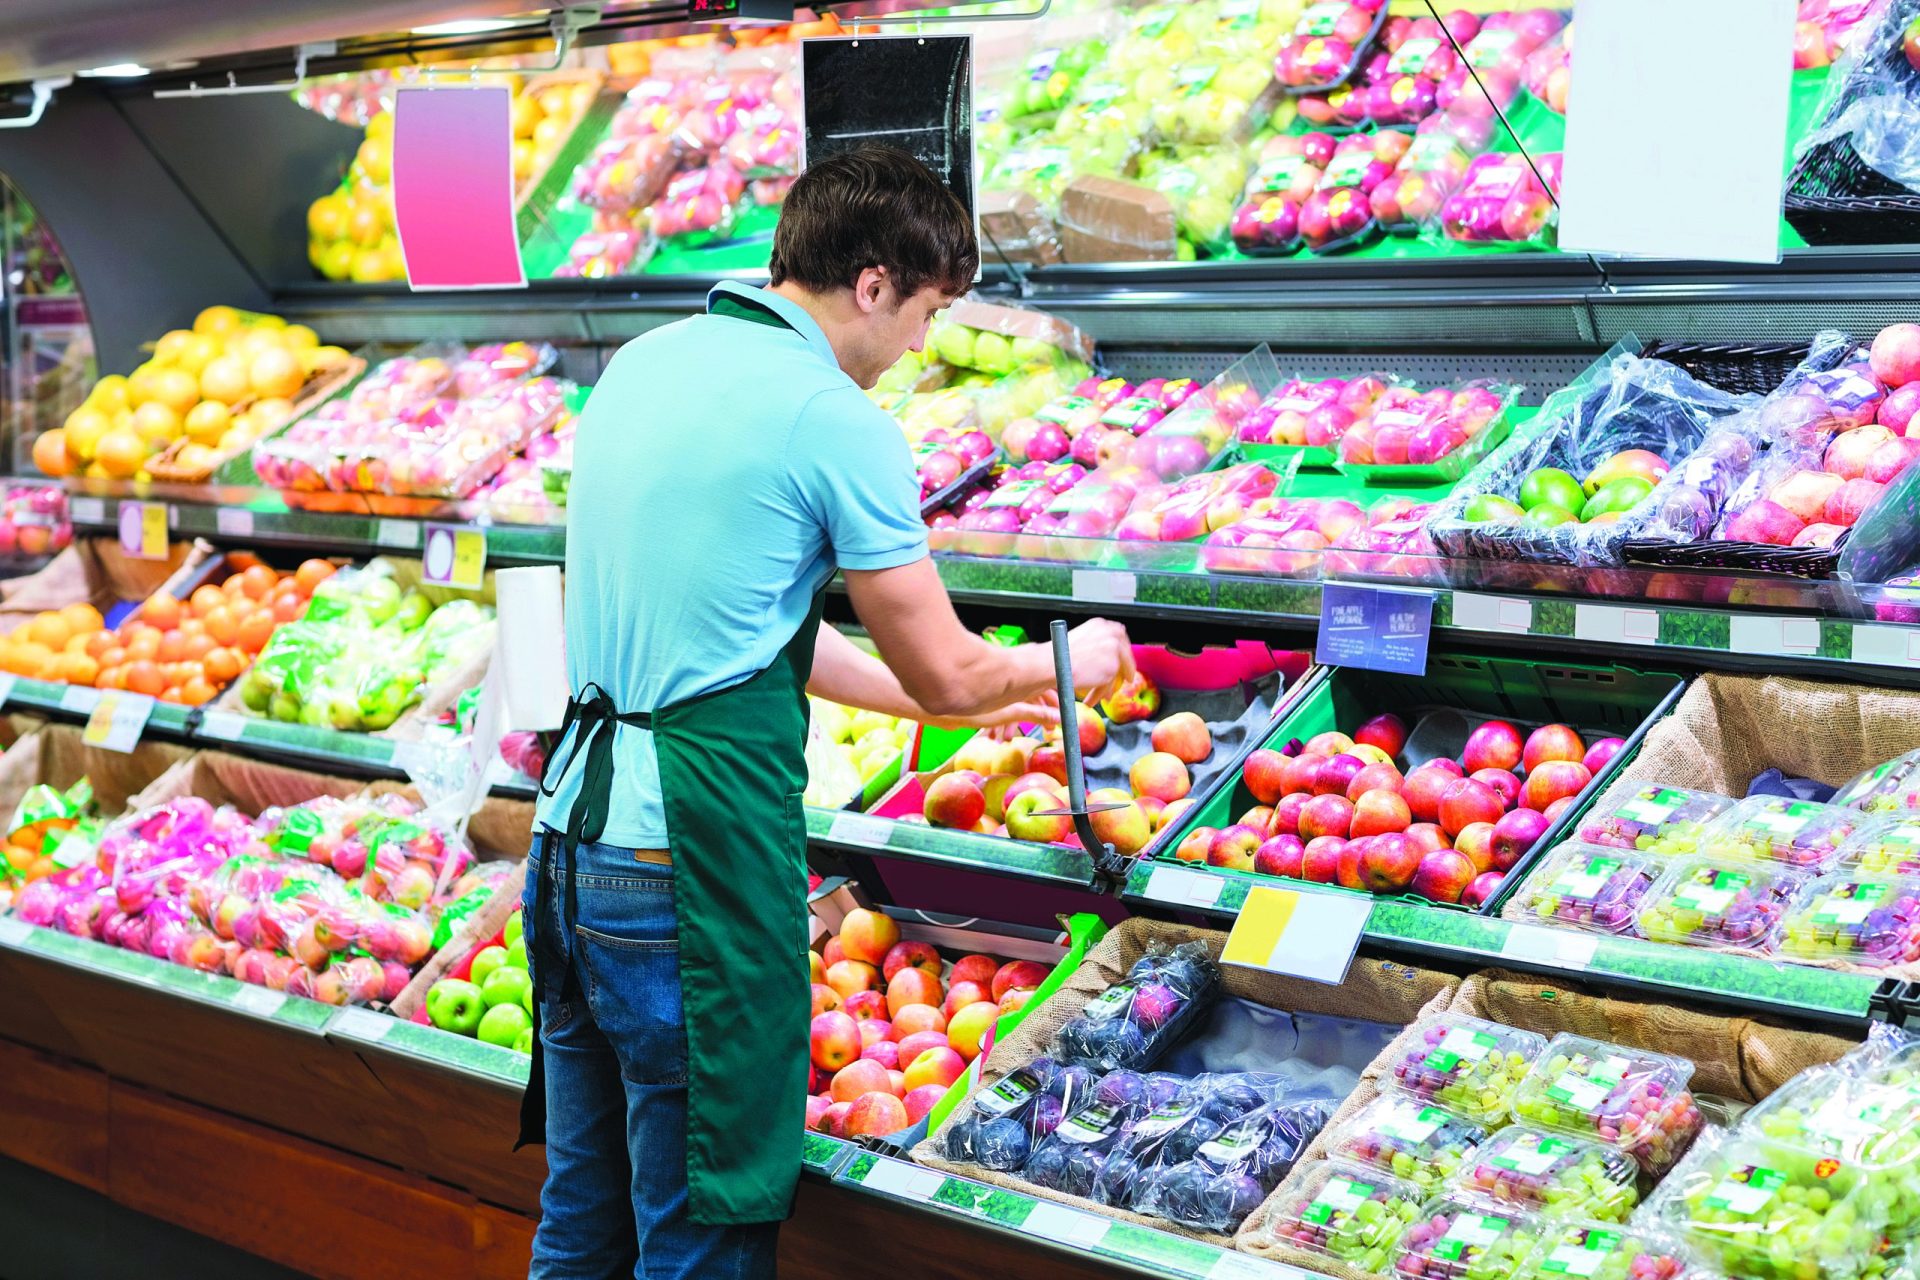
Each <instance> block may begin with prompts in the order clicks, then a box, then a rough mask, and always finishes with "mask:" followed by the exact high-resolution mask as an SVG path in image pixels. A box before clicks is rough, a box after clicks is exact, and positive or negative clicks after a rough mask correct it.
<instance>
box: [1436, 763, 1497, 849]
mask: <svg viewBox="0 0 1920 1280" xmlns="http://www.w3.org/2000/svg"><path fill="white" fill-rule="evenodd" d="M1489 767H1493V766H1489ZM1506 811H1507V806H1506V805H1504V804H1502V803H1500V795H1499V793H1498V792H1496V791H1495V790H1494V789H1493V788H1492V787H1490V786H1488V785H1487V784H1486V783H1484V782H1475V781H1474V780H1473V779H1472V778H1459V779H1456V780H1455V781H1454V783H1453V785H1452V786H1450V787H1448V788H1447V789H1446V790H1445V791H1444V792H1442V793H1441V795H1440V826H1441V827H1442V828H1443V829H1444V830H1445V831H1446V832H1447V834H1449V835H1454V836H1457V835H1459V834H1460V832H1461V831H1463V830H1464V829H1466V828H1467V827H1469V826H1472V825H1473V824H1474V823H1476V822H1498V821H1499V820H1500V815H1501V814H1503V813H1505V812H1506Z"/></svg>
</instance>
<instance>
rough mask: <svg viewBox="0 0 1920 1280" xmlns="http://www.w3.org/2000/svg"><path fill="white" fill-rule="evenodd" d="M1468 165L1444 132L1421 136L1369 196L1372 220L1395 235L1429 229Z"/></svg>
mask: <svg viewBox="0 0 1920 1280" xmlns="http://www.w3.org/2000/svg"><path fill="white" fill-rule="evenodd" d="M1471 163H1472V161H1471V159H1470V157H1469V155H1468V152H1467V149H1466V148H1465V147H1463V146H1462V145H1461V144H1460V142H1459V140H1458V139H1457V138H1456V137H1455V136H1454V135H1453V134H1451V133H1449V132H1447V131H1445V130H1433V131H1431V132H1424V133H1421V134H1420V135H1419V136H1417V137H1415V138H1414V140H1413V145H1412V146H1411V147H1409V148H1408V149H1407V154H1406V155H1404V156H1402V157H1401V158H1400V163H1399V164H1397V165H1395V166H1394V170H1393V172H1392V174H1390V175H1388V177H1387V180H1386V181H1385V182H1382V183H1381V184H1380V185H1379V186H1377V187H1375V188H1374V189H1373V191H1372V193H1371V194H1370V195H1369V197H1368V201H1369V203H1370V204H1371V205H1372V208H1373V216H1374V217H1375V218H1378V219H1379V220H1380V225H1381V227H1382V228H1384V229H1385V230H1387V231H1388V232H1391V233H1393V234H1396V235H1409V234H1413V233H1417V232H1419V231H1421V230H1422V229H1424V228H1428V227H1431V226H1433V225H1434V224H1435V223H1437V222H1438V221H1439V219H1440V215H1441V211H1442V210H1443V209H1444V208H1445V206H1446V202H1447V198H1448V197H1449V196H1450V195H1452V193H1453V191H1454V190H1455V188H1456V187H1458V186H1459V184H1460V182H1461V180H1462V179H1464V178H1465V177H1466V174H1467V169H1468V166H1469V165H1470V164H1471Z"/></svg>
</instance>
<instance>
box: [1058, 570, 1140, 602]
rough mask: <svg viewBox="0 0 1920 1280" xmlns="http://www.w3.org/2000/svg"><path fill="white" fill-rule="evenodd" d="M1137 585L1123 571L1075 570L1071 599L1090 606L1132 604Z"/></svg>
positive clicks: (1134, 580) (1129, 574) (1130, 576)
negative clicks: (1082, 601)
mask: <svg viewBox="0 0 1920 1280" xmlns="http://www.w3.org/2000/svg"><path fill="white" fill-rule="evenodd" d="M1137 588H1138V583H1137V581H1136V579H1135V578H1134V576H1133V575H1132V574H1131V573H1128V572H1127V571H1125V570H1124V569H1075V570H1074V571H1073V598H1074V599H1075V600H1085V601H1087V602H1088V603H1090V604H1132V603H1133V601H1134V592H1135V591H1136V590H1137Z"/></svg>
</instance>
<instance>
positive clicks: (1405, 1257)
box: [1389, 1192, 1545, 1280]
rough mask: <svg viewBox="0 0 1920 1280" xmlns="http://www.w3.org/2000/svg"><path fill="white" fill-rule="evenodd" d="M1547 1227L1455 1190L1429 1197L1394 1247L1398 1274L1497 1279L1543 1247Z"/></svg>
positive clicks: (1423, 1278) (1417, 1279)
mask: <svg viewBox="0 0 1920 1280" xmlns="http://www.w3.org/2000/svg"><path fill="white" fill-rule="evenodd" d="M1544 1231H1545V1227H1544V1226H1543V1224H1542V1223H1541V1221H1540V1219H1538V1218H1536V1217H1534V1216H1533V1215H1532V1214H1530V1213H1526V1212H1524V1211H1523V1210H1520V1209H1516V1208H1509V1207H1507V1206H1504V1205H1496V1204H1492V1203H1490V1202H1488V1201H1485V1200H1482V1199H1479V1198H1478V1197H1475V1196H1470V1195H1465V1194H1461V1193H1458V1192H1450V1193H1448V1194H1446V1195H1443V1196H1439V1197H1437V1198H1435V1199H1433V1200H1429V1201H1428V1202H1427V1203H1426V1204H1424V1205H1422V1206H1421V1207H1420V1215H1419V1217H1417V1218H1416V1219H1415V1220H1414V1221H1413V1223H1412V1224H1411V1225H1410V1226H1408V1228H1407V1230H1406V1232H1405V1234H1403V1235H1402V1236H1401V1237H1400V1243H1399V1245H1398V1246H1397V1247H1396V1248H1395V1249H1394V1254H1393V1270H1392V1271H1391V1272H1390V1273H1389V1274H1391V1275H1394V1276H1401V1277H1407V1280H1496V1278H1497V1277H1504V1276H1508V1275H1511V1274H1512V1273H1513V1272H1514V1270H1515V1269H1517V1268H1518V1267H1519V1265H1520V1264H1521V1263H1522V1262H1523V1261H1525V1260H1526V1259H1527V1258H1528V1257H1529V1256H1531V1255H1532V1253H1533V1251H1534V1250H1535V1249H1537V1248H1538V1247H1539V1245H1540V1240H1541V1238H1542V1235H1543V1233H1544Z"/></svg>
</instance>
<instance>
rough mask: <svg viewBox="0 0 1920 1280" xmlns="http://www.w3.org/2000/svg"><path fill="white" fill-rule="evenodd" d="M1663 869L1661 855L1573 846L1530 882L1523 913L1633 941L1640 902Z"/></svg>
mask: <svg viewBox="0 0 1920 1280" xmlns="http://www.w3.org/2000/svg"><path fill="white" fill-rule="evenodd" d="M1665 870H1666V860H1665V859H1664V858H1661V857H1660V856H1659V855H1657V854H1653V853H1643V852H1637V851H1635V850H1632V849H1622V848H1614V847H1609V846H1604V845H1596V844H1586V843H1582V842H1579V841H1571V842H1569V843H1567V844H1563V845H1559V846H1557V847H1556V848H1554V849H1553V851H1552V852H1550V853H1549V854H1548V855H1547V856H1546V858H1545V859H1544V860H1543V861H1542V862H1541V864H1540V866H1539V868H1538V869H1537V870H1535V871H1534V872H1533V874H1532V875H1530V876H1528V877H1527V882H1526V885H1525V887H1524V888H1523V889H1522V890H1521V895H1522V899H1523V901H1524V903H1525V907H1524V909H1525V911H1526V912H1527V914H1529V915H1531V916H1534V917H1535V918H1537V919H1540V920H1543V921H1546V922H1548V923H1551V924H1557V925H1568V926H1571V927H1573V928H1576V929H1586V930H1589V931H1591V932H1594V933H1610V934H1615V935H1617V936H1620V937H1630V936H1632V935H1633V934H1635V933H1636V932H1637V930H1638V925H1637V924H1636V917H1637V916H1638V914H1639V910H1640V904H1641V902H1642V901H1644V900H1645V898H1646V896H1647V894H1648V893H1649V892H1650V891H1651V890H1652V889H1653V886H1654V882H1655V881H1657V880H1658V879H1659V878H1660V876H1661V873H1662V872H1664V871H1665Z"/></svg>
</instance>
